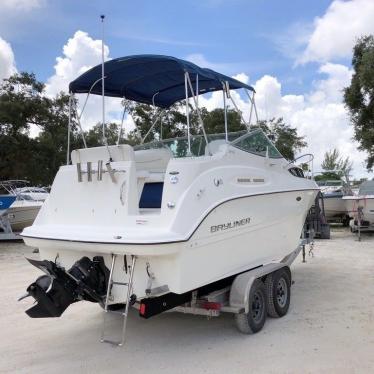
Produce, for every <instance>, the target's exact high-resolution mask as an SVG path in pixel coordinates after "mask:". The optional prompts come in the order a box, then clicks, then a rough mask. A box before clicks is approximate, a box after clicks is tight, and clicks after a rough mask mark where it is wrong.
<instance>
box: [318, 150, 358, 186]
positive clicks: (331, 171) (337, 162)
mask: <svg viewBox="0 0 374 374" xmlns="http://www.w3.org/2000/svg"><path fill="white" fill-rule="evenodd" d="M321 166H322V169H323V170H324V171H325V172H324V173H323V174H322V175H321V176H318V178H316V179H317V180H326V179H340V178H342V177H343V176H345V177H346V178H348V177H349V174H350V172H351V171H352V162H351V160H350V159H349V157H346V158H343V157H341V156H340V152H339V151H338V150H337V149H336V148H334V149H333V150H330V151H327V152H326V153H325V157H324V159H323V161H322V164H321Z"/></svg>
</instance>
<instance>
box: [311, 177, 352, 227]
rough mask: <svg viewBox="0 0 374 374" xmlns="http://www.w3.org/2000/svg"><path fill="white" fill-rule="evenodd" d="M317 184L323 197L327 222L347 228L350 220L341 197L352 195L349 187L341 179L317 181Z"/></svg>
mask: <svg viewBox="0 0 374 374" xmlns="http://www.w3.org/2000/svg"><path fill="white" fill-rule="evenodd" d="M317 184H318V186H319V187H320V189H321V192H322V195H323V202H324V207H325V215H326V219H327V221H328V222H338V223H342V224H343V225H344V226H348V225H349V220H350V218H349V215H348V212H347V207H346V202H345V200H343V197H344V196H351V195H353V192H352V190H351V188H350V187H349V185H348V184H347V183H345V182H343V181H342V180H341V179H335V180H334V179H333V180H321V181H317Z"/></svg>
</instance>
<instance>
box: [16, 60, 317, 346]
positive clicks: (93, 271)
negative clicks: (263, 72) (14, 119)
mask: <svg viewBox="0 0 374 374" xmlns="http://www.w3.org/2000/svg"><path fill="white" fill-rule="evenodd" d="M103 71H105V73H104V74H103ZM69 88H70V93H71V103H74V102H75V100H74V97H73V95H74V94H76V93H87V98H88V95H89V94H97V95H102V94H103V103H104V97H105V96H109V97H118V98H121V99H122V100H125V101H128V100H133V101H136V102H139V103H146V104H150V105H154V106H155V107H159V108H162V109H167V108H168V107H170V106H171V105H173V104H174V103H176V102H178V101H182V100H185V104H186V105H185V108H186V118H187V125H186V136H185V137H181V138H174V139H160V140H158V141H153V142H150V143H147V144H144V143H143V144H141V145H138V146H135V147H132V146H130V145H128V144H119V143H120V141H119V142H118V144H116V145H108V144H107V143H106V139H105V125H104V124H105V118H103V143H104V145H103V146H101V147H94V148H87V147H85V148H82V149H76V150H73V151H72V152H71V160H70V151H69V150H68V156H67V165H65V166H61V167H60V169H59V171H58V173H57V175H56V177H55V180H54V182H53V185H52V188H51V192H50V196H49V199H48V200H47V201H46V202H45V203H44V205H43V207H42V208H41V211H40V213H39V215H38V217H37V218H36V220H35V222H34V224H33V225H32V226H31V227H28V228H26V229H25V230H24V231H23V233H22V236H23V239H24V241H25V243H26V244H27V245H30V246H33V247H37V248H39V251H40V256H41V260H40V261H36V260H29V261H30V262H31V263H32V264H33V265H35V266H37V267H38V268H40V269H41V270H43V271H44V272H45V273H46V275H44V276H41V277H39V278H38V279H37V280H36V282H34V283H33V284H31V285H30V286H29V287H28V289H27V292H28V293H27V295H26V296H28V295H31V296H32V297H33V298H34V299H35V300H36V301H37V303H36V304H35V305H33V306H32V307H31V308H30V309H28V310H27V311H26V313H27V314H28V315H29V316H30V317H58V316H60V315H61V314H62V313H63V312H64V310H65V309H66V308H67V307H68V306H69V305H70V304H71V303H73V302H76V301H79V300H89V301H92V302H97V303H99V304H100V305H101V306H102V307H103V308H104V309H105V311H106V312H111V311H113V310H114V309H117V307H120V306H122V305H123V306H124V310H122V311H121V313H123V317H124V318H123V330H122V335H121V338H120V339H119V340H118V341H114V340H113V339H109V338H108V337H107V336H106V331H105V317H104V323H103V331H102V341H106V342H110V343H113V344H118V345H122V344H123V343H124V339H125V328H126V320H127V315H128V310H129V307H130V306H134V307H136V308H137V309H138V310H139V315H140V316H141V317H143V318H149V317H152V316H154V315H157V314H159V313H161V312H164V311H168V310H180V311H184V312H194V313H201V314H206V315H210V316H213V315H218V314H219V313H220V312H232V313H235V315H236V321H237V326H238V328H239V330H240V331H242V332H245V333H251V332H257V331H259V330H260V329H261V328H262V326H263V324H264V323H265V319H266V315H267V314H270V315H272V316H277V317H279V316H282V315H284V314H285V313H287V310H288V306H289V302H290V285H291V272H290V269H289V265H290V264H291V262H292V261H293V260H294V258H295V257H296V255H297V254H298V253H299V251H300V248H301V247H300V244H301V242H300V235H301V233H302V229H303V224H304V221H305V217H306V215H307V213H308V210H309V208H310V206H311V205H312V203H313V201H314V199H315V196H316V194H317V192H318V187H317V185H316V184H315V182H314V181H313V180H310V179H307V178H304V177H303V174H302V171H301V170H299V169H298V170H297V173H295V168H296V166H295V165H293V164H290V163H289V162H288V161H286V160H285V159H284V158H283V157H282V155H281V154H280V153H279V151H278V150H277V149H276V147H275V146H274V144H272V142H271V141H270V140H269V139H268V138H267V137H266V135H265V134H264V133H263V132H262V131H261V130H260V129H259V128H258V127H255V126H252V125H251V123H252V122H254V119H257V112H256V107H255V91H254V89H253V88H252V87H250V86H248V85H246V84H244V83H242V82H239V81H237V80H235V79H233V78H230V77H228V76H225V75H223V74H220V73H217V72H214V71H212V70H210V69H204V68H200V67H198V66H196V65H195V64H192V63H190V62H187V61H184V60H180V59H177V58H173V57H168V56H159V55H139V56H129V57H122V58H117V59H113V60H111V61H108V62H106V63H105V64H104V65H102V66H101V65H98V66H96V67H94V68H92V69H91V70H88V71H87V72H86V73H84V74H83V75H81V76H80V77H78V78H77V79H76V80H75V81H73V82H71V84H70V87H69ZM238 89H242V90H244V92H245V94H246V95H247V97H248V100H249V101H248V102H249V104H250V115H249V120H247V121H246V120H245V119H244V118H243V116H242V120H243V123H244V124H245V125H246V131H244V132H238V133H232V132H230V131H229V130H230V129H229V127H230V124H229V123H227V106H228V105H227V102H228V101H231V103H232V105H233V106H234V107H235V108H238V107H237V104H236V103H235V101H234V97H233V95H231V94H230V91H231V90H238ZM214 91H222V94H223V102H224V118H223V121H224V128H225V132H224V133H222V134H215V135H212V134H206V132H205V130H204V124H203V120H202V118H201V115H200V111H199V107H198V96H199V95H201V94H204V93H208V92H214ZM191 100H192V101H191ZM190 102H192V103H193V104H194V106H195V108H196V110H197V115H198V119H199V125H200V130H201V134H200V135H193V136H192V135H191V133H190V121H189V115H190V113H189V110H190V109H189V106H190ZM125 108H126V106H125ZM103 113H104V111H103ZM240 114H241V113H240ZM252 120H253V121H252ZM159 121H160V118H156V119H155V121H154V123H153V125H152V128H154V126H156V125H157V123H158V122H159ZM120 131H122V129H120ZM68 133H69V134H70V125H69V132H68ZM82 137H83V142H84V144H85V141H84V135H83V132H82ZM70 161H71V162H70ZM107 315H108V313H105V316H107Z"/></svg>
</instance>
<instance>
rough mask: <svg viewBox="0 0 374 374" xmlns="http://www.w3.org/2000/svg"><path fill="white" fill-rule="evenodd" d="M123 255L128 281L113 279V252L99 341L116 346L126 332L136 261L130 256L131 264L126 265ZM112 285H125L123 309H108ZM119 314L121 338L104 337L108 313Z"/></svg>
mask: <svg viewBox="0 0 374 374" xmlns="http://www.w3.org/2000/svg"><path fill="white" fill-rule="evenodd" d="M124 256H125V270H126V272H127V270H129V278H128V283H125V282H115V281H114V280H113V271H114V266H115V264H116V259H117V255H116V254H113V255H112V264H111V266H110V274H109V280H108V288H107V291H106V297H105V303H104V311H105V312H104V319H103V325H102V330H101V339H100V340H101V342H102V343H109V344H113V345H117V346H120V347H121V346H122V345H123V344H124V343H125V334H126V323H127V316H128V313H129V308H130V299H131V293H132V288H133V279H134V270H135V262H136V256H133V255H132V256H131V265H130V266H127V261H126V255H124ZM113 286H124V287H127V298H126V306H125V309H124V310H109V309H108V306H109V300H110V296H111V291H112V288H113ZM113 313H114V314H121V315H122V317H123V321H122V334H121V339H120V340H119V341H116V340H111V339H108V338H106V337H105V326H106V322H107V321H106V319H107V315H108V314H113Z"/></svg>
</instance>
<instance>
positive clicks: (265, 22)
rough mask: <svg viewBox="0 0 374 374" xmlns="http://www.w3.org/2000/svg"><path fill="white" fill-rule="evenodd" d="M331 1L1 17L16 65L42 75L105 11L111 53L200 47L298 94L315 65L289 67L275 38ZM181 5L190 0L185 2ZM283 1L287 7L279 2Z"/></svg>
mask: <svg viewBox="0 0 374 374" xmlns="http://www.w3.org/2000/svg"><path fill="white" fill-rule="evenodd" d="M330 3H331V1H327V0H319V1H317V0H313V1H300V0H298V1H287V2H283V1H279V0H273V1H258V0H257V1H248V0H231V1H223V0H222V1H221V0H200V1H195V0H193V1H188V2H186V1H166V0H158V1H137V2H136V1H118V0H117V1H113V0H112V1H83V0H78V1H77V0H76V1H71V0H64V1H46V3H45V5H44V6H41V7H40V8H37V9H34V10H33V11H32V12H30V13H20V14H18V16H17V15H14V16H12V17H11V18H10V19H9V20H8V21H6V22H2V23H0V36H1V37H3V38H4V39H5V40H7V41H8V42H9V43H11V45H12V48H13V51H14V54H15V56H16V63H17V68H18V69H19V70H27V71H33V72H35V73H36V75H37V77H38V78H39V79H41V80H46V79H47V78H48V77H49V76H50V75H52V74H53V66H54V63H55V59H56V56H59V55H61V49H62V46H63V45H64V44H65V43H66V41H67V39H68V38H69V37H71V36H72V35H73V34H74V32H75V31H76V30H78V29H80V30H83V31H86V32H88V34H89V35H91V36H92V37H93V38H98V39H99V38H101V30H100V24H99V15H100V14H101V13H104V14H105V15H106V42H107V44H108V45H109V47H110V51H111V56H112V57H119V56H123V55H129V54H138V53H160V54H169V55H173V56H177V57H182V58H183V57H186V56H188V55H191V54H202V55H204V57H205V58H206V60H208V61H209V62H211V63H213V64H217V65H218V66H219V67H220V68H221V70H224V72H225V73H227V74H235V73H237V72H238V71H240V72H245V73H246V74H247V75H249V77H250V78H251V80H256V79H258V78H259V77H261V76H262V75H264V74H270V75H274V76H277V77H278V78H279V79H280V80H281V81H282V82H283V89H284V92H285V93H287V92H292V93H301V92H304V91H305V90H306V88H308V87H309V86H310V84H311V82H312V81H313V74H314V69H315V68H314V67H313V66H309V65H306V66H302V67H296V68H295V67H294V66H293V65H294V60H293V58H292V57H293V56H287V55H286V53H287V50H286V48H285V50H282V48H281V46H280V45H279V43H280V39H281V38H282V36H283V37H284V38H287V33H288V32H289V30H291V29H292V27H293V26H294V25H300V27H301V28H303V27H305V28H307V27H308V25H309V24H311V23H312V22H313V19H314V18H315V17H316V16H319V15H321V14H323V13H324V12H325V11H326V9H327V7H328V6H329V4H330ZM186 4H188V5H187V6H186ZM285 4H287V6H285ZM290 48H291V47H290Z"/></svg>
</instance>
